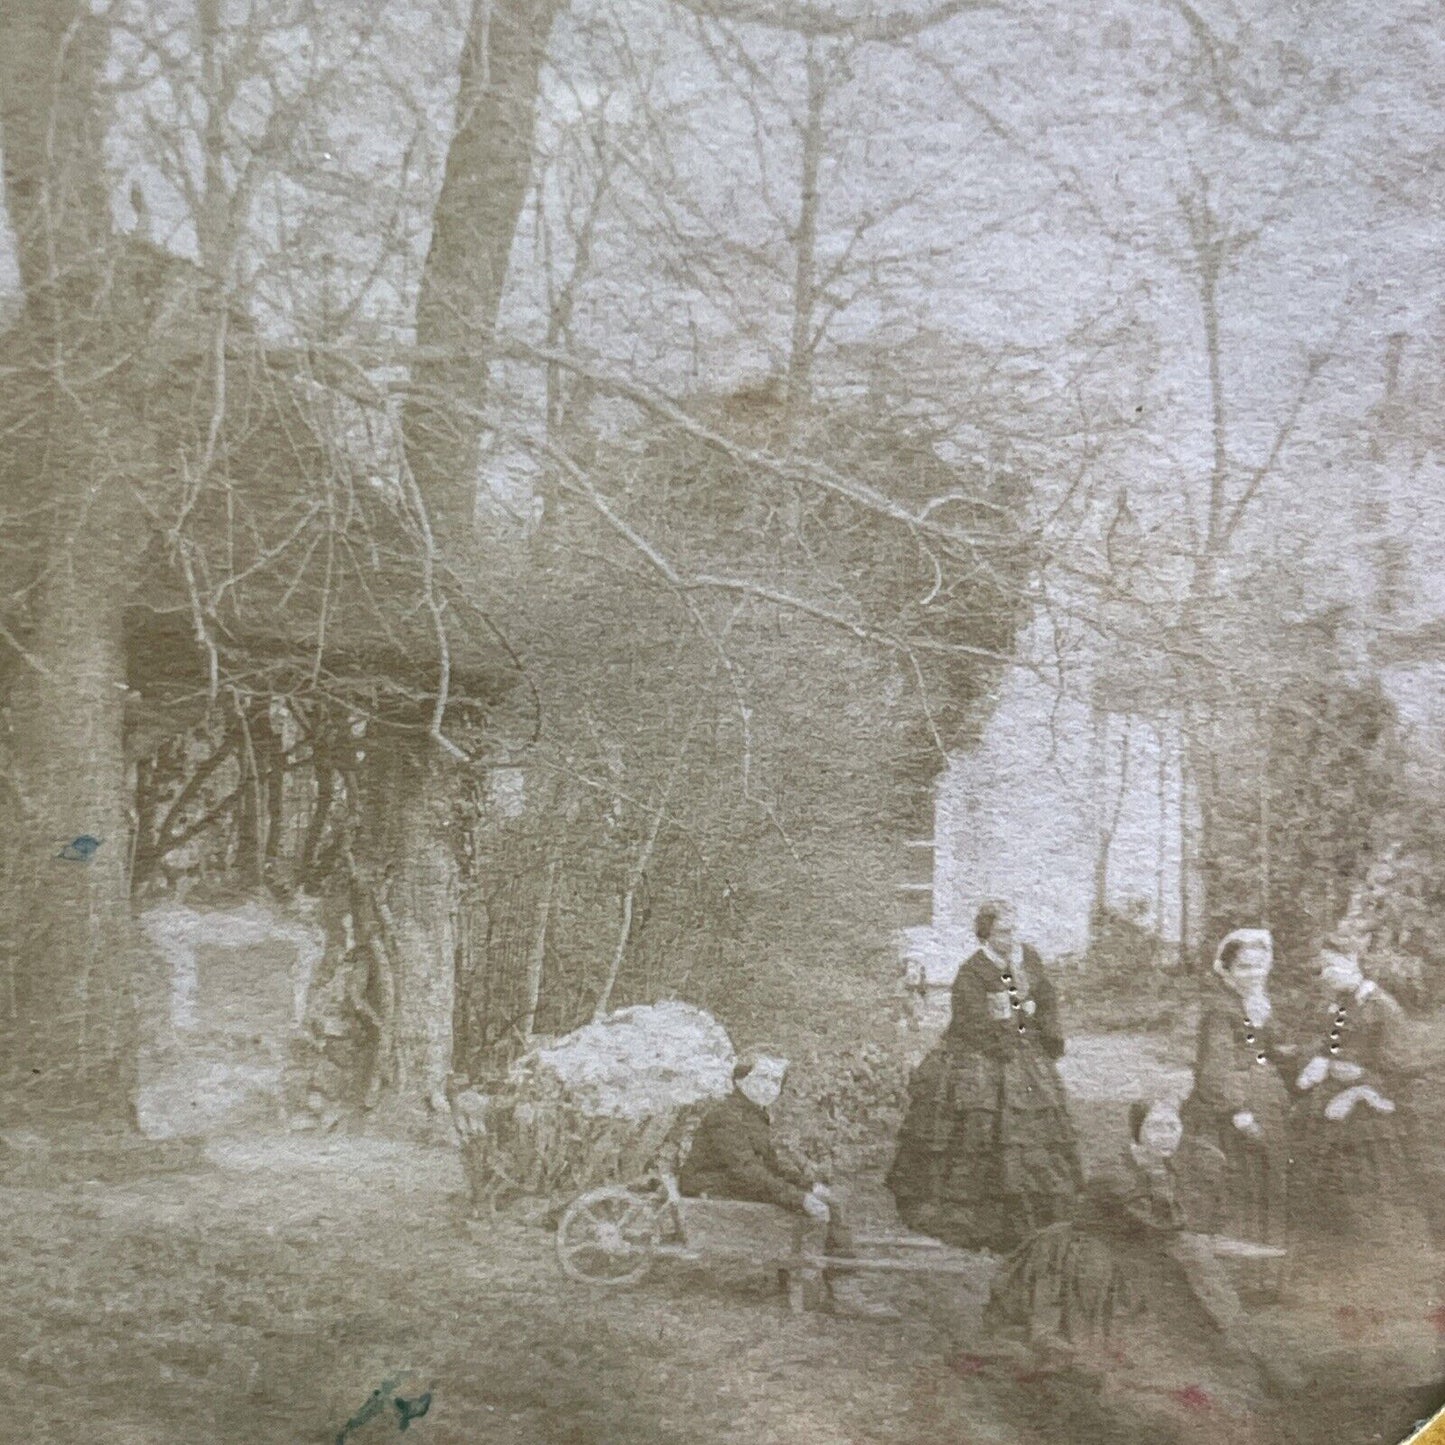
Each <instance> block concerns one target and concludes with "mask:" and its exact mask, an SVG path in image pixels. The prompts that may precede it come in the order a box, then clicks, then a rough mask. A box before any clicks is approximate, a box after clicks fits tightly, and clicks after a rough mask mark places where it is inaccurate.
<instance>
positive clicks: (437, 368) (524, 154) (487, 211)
mask: <svg viewBox="0 0 1445 1445" xmlns="http://www.w3.org/2000/svg"><path fill="white" fill-rule="evenodd" d="M561 8H562V3H561V0H473V6H472V13H471V18H470V20H469V22H468V25H467V36H466V42H465V44H464V46H463V49H462V61H461V83H460V85H459V87H458V91H457V110H456V124H455V129H454V131H453V133H452V139H451V144H450V146H449V147H448V148H447V160H446V170H445V172H444V174H443V177H442V186H441V192H440V194H439V195H438V197H437V203H436V209H435V211H434V213H433V215H432V235H431V245H430V248H429V250H428V251H427V258H426V265H425V267H424V268H423V270H422V279H421V294H420V296H419V297H418V299H417V310H416V340H417V346H418V348H419V349H420V350H421V351H423V352H424V353H426V352H430V353H432V355H431V357H430V358H429V359H427V360H425V361H423V362H421V363H419V364H418V365H417V366H416V367H415V368H414V369H413V376H412V380H413V382H414V387H413V394H412V397H411V399H410V401H409V402H408V404H407V408H406V413H405V416H404V418H403V429H404V432H405V436H406V452H407V459H408V461H409V462H410V464H411V468H412V472H413V473H414V475H415V476H416V479H417V484H418V485H419V486H420V487H421V491H422V495H423V497H425V498H426V503H427V506H428V507H429V508H430V509H431V511H432V522H433V527H434V528H435V530H436V533H437V535H438V537H444V538H445V539H447V542H448V543H449V544H450V545H451V546H452V547H453V548H455V547H456V546H457V545H458V544H459V543H460V542H462V540H463V539H465V538H467V537H469V535H470V533H471V530H472V518H473V514H474V511H475V506H476V486H477V462H478V456H479V446H478V438H479V437H480V434H481V430H482V423H481V418H480V416H479V413H480V411H481V408H482V407H483V405H484V404H485V402H486V398H487V383H488V372H489V369H490V366H491V361H492V355H493V350H494V332H495V330H496V325H497V313H498V310H499V308H500V306H501V302H502V288H503V286H504V285H505V284H506V279H507V264H508V261H509V260H510V258H511V254H512V241H513V238H514V237H515V235H516V233H517V221H518V218H519V216H520V215H521V211H522V203H523V202H524V201H525V199H526V195H527V187H528V185H529V183H530V181H531V177H532V157H533V140H534V136H535V133H536V110H537V90H538V82H539V76H540V73H541V68H542V61H543V60H544V58H545V57H546V53H547V41H548V37H549V36H550V34H551V31H552V22H553V20H554V19H555V18H556V16H557V13H558V11H559V10H561Z"/></svg>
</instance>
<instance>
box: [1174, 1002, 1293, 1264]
mask: <svg viewBox="0 0 1445 1445" xmlns="http://www.w3.org/2000/svg"><path fill="white" fill-rule="evenodd" d="M1261 1055H1262V1056H1263V1061H1262V1062H1261ZM1282 1063H1283V1061H1282V1059H1281V1056H1280V1052H1279V1046H1278V1041H1277V1039H1276V1037H1275V1033H1274V1030H1273V1028H1272V1027H1271V1025H1270V1024H1264V1025H1261V1026H1257V1027H1256V1026H1254V1025H1251V1024H1250V1023H1249V1021H1248V1019H1247V1018H1246V1017H1245V1012H1244V1003H1243V1001H1242V1000H1241V999H1240V998H1238V996H1236V995H1235V994H1234V993H1233V992H1232V991H1231V990H1229V989H1228V988H1227V987H1226V986H1225V985H1223V984H1220V985H1218V986H1217V987H1216V988H1215V989H1214V990H1213V992H1212V995H1211V996H1210V997H1209V998H1208V999H1207V1000H1206V1002H1205V1005H1204V1009H1203V1013H1202V1015H1201V1017H1200V1021H1199V1044H1198V1051H1197V1054H1196V1057H1195V1065H1194V1089H1193V1092H1192V1093H1191V1094H1190V1096H1189V1098H1188V1099H1186V1100H1185V1102H1184V1106H1183V1108H1181V1109H1180V1111H1179V1113H1180V1117H1181V1119H1182V1120H1183V1122H1184V1141H1183V1143H1182V1145H1181V1146H1180V1151H1179V1172H1180V1182H1181V1188H1182V1194H1183V1200H1184V1208H1185V1214H1186V1216H1187V1218H1188V1222H1189V1227H1190V1229H1192V1230H1195V1231H1197V1232H1199V1233H1203V1234H1225V1235H1230V1236H1232V1237H1234V1238H1236V1239H1246V1240H1253V1241H1254V1242H1255V1243H1258V1244H1267V1245H1274V1246H1282V1245H1283V1244H1284V1242H1285V1238H1286V1234H1287V1230H1288V1219H1287V1216H1286V1209H1287V1205H1288V1197H1289V1196H1288V1173H1287V1171H1288V1167H1289V1152H1290V1151H1289V1090H1288V1089H1287V1087H1286V1085H1285V1082H1284V1079H1283V1077H1281V1073H1280V1069H1281V1067H1282ZM1243 1111H1248V1112H1249V1113H1251V1114H1253V1115H1254V1119H1255V1122H1256V1123H1257V1124H1258V1125H1259V1127H1260V1129H1261V1130H1262V1133H1263V1137H1262V1138H1259V1139H1254V1138H1251V1137H1250V1136H1249V1135H1248V1134H1246V1133H1245V1132H1244V1131H1243V1130H1241V1129H1239V1128H1237V1127H1236V1126H1235V1123H1234V1117H1235V1115H1236V1114H1238V1113H1240V1112H1243Z"/></svg>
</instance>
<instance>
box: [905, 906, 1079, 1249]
mask: <svg viewBox="0 0 1445 1445" xmlns="http://www.w3.org/2000/svg"><path fill="white" fill-rule="evenodd" d="M974 931H975V933H976V934H977V936H978V940H979V945H980V946H979V948H978V950H977V951H976V952H975V953H974V954H973V955H972V956H971V957H970V958H968V959H967V960H966V961H965V962H964V963H963V964H962V965H961V966H960V967H959V970H958V976H957V978H956V979H955V980H954V985H953V1000H952V1002H953V1009H952V1018H951V1020H950V1022H949V1025H948V1028H947V1030H946V1031H945V1032H944V1035H943V1038H942V1039H941V1040H940V1041H939V1043H938V1044H937V1045H936V1046H935V1048H934V1049H933V1051H932V1052H931V1053H930V1054H929V1055H928V1057H927V1058H925V1059H924V1060H923V1062H922V1063H921V1064H920V1065H919V1066H918V1068H917V1069H916V1070H915V1071H914V1075H913V1078H912V1079H911V1080H910V1082H909V1090H908V1108H907V1112H906V1114H905V1117H904V1120H903V1127H902V1129H901V1130H900V1132H899V1140H898V1152H897V1154H896V1156H895V1158H894V1161H893V1167H892V1169H891V1170H890V1171H889V1175H888V1186H889V1188H890V1189H891V1190H892V1192H893V1197H894V1199H895V1200H896V1201H897V1204H898V1212H899V1214H900V1216H901V1217H902V1219H903V1221H904V1223H905V1224H907V1225H908V1226H909V1227H910V1228H912V1229H917V1230H919V1231H921V1232H923V1233H925V1234H931V1235H933V1236H934V1237H935V1238H938V1239H941V1240H943V1241H944V1242H945V1243H948V1244H952V1245H954V1246H955V1247H957V1248H960V1249H974V1250H992V1251H994V1252H996V1253H1000V1254H1002V1253H1006V1252H1008V1251H1009V1250H1011V1249H1013V1248H1015V1247H1016V1246H1017V1245H1018V1244H1019V1243H1021V1242H1022V1240H1024V1239H1025V1238H1026V1237H1027V1236H1028V1235H1030V1234H1032V1233H1033V1232H1034V1231H1035V1230H1036V1229H1039V1228H1042V1227H1043V1226H1044V1225H1048V1224H1052V1223H1054V1222H1055V1221H1057V1220H1060V1219H1065V1218H1067V1217H1068V1216H1069V1214H1070V1212H1071V1210H1072V1208H1073V1204H1074V1200H1075V1198H1076V1197H1077V1195H1078V1194H1079V1192H1080V1190H1081V1189H1082V1188H1083V1182H1084V1181H1083V1171H1082V1170H1081V1168H1080V1165H1079V1153H1078V1147H1077V1144H1076V1141H1075V1137H1074V1129H1073V1124H1072V1122H1071V1121H1070V1119H1069V1115H1068V1112H1067V1109H1066V1108H1065V1104H1064V1091H1063V1085H1062V1084H1061V1082H1060V1080H1059V1074H1058V1069H1057V1067H1056V1065H1055V1060H1056V1059H1058V1058H1059V1057H1060V1055H1062V1053H1063V1052H1064V1038H1063V1033H1062V1030H1061V1028H1060V1025H1059V1011H1058V1000H1057V997H1056V996H1055V993H1054V989H1053V985H1052V984H1051V983H1050V982H1049V980H1048V978H1047V977H1046V976H1045V974H1044V969H1043V964H1042V961H1041V960H1040V958H1039V956H1038V954H1037V953H1036V952H1034V950H1033V949H1031V948H1028V947H1025V946H1023V945H1021V944H1019V943H1018V942H1017V940H1016V939H1015V937H1014V914H1013V910H1012V909H1011V908H1010V907H1009V906H1008V905H1007V904H1005V903H1001V902H990V903H986V904H984V905H983V907H982V908H980V909H979V911H978V916H977V918H976V920H975V923H974Z"/></svg>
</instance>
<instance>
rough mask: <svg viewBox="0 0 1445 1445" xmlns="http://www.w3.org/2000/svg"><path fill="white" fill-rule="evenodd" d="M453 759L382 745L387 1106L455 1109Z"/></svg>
mask: <svg viewBox="0 0 1445 1445" xmlns="http://www.w3.org/2000/svg"><path fill="white" fill-rule="evenodd" d="M451 773H452V769H451V768H450V767H448V766H447V765H446V763H445V762H444V761H443V760H442V759H441V758H439V757H438V758H428V757H426V756H424V755H421V754H419V753H418V751H417V750H416V749H415V748H413V747H410V746H407V745H405V744H397V745H392V744H390V743H383V744H381V745H380V746H378V747H377V749H376V751H375V752H374V754H373V763H372V770H371V778H370V784H371V789H372V792H371V796H370V797H369V798H368V800H367V802H368V806H367V810H366V811H367V817H368V820H369V829H368V831H369V837H368V838H367V840H366V844H365V849H366V854H367V857H368V859H369V862H370V866H369V868H368V870H367V872H368V876H369V878H370V880H371V881H372V883H373V885H374V886H375V887H376V889H377V902H378V904H379V905H380V909H379V911H380V922H381V937H380V939H379V940H377V942H378V946H379V948H380V949H381V950H382V953H383V955H384V957H383V960H382V961H383V963H384V970H383V971H382V977H381V979H380V982H379V984H378V987H379V988H380V990H381V991H382V992H383V994H384V996H383V997H379V998H375V999H373V1000H372V1003H373V1007H374V1008H375V1009H376V1011H377V1013H378V1015H379V1016H380V1017H381V1018H382V1019H383V1020H384V1022H385V1028H384V1030H383V1037H382V1038H381V1039H380V1040H379V1041H378V1049H379V1051H380V1057H378V1059H377V1060H376V1063H377V1077H378V1078H379V1079H380V1080H381V1081H382V1083H383V1085H385V1086H386V1087H387V1089H388V1091H389V1095H390V1097H389V1098H388V1099H387V1100H386V1106H385V1107H384V1109H383V1114H384V1115H391V1114H396V1113H398V1112H399V1113H400V1114H402V1115H409V1116H413V1117H414V1116H416V1115H417V1114H418V1113H420V1112H423V1111H426V1110H431V1111H433V1112H436V1111H438V1110H439V1111H440V1112H441V1115H442V1116H443V1117H445V1115H446V1108H447V1105H446V1098H445V1094H444V1086H445V1084H446V1078H447V1074H448V1073H449V1072H450V1070H451V1066H452V1041H453V1023H452V1020H453V1013H454V1011H455V1008H456V948H457V906H458V895H459V891H460V871H459V866H458V861H457V855H456V849H455V847H454V845H453V839H452V836H451V834H452V822H451V790H450V788H449V786H448V780H449V777H450V775H451Z"/></svg>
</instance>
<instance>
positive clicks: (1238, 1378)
mask: <svg viewBox="0 0 1445 1445" xmlns="http://www.w3.org/2000/svg"><path fill="white" fill-rule="evenodd" d="M1183 1226H1184V1220H1183V1215H1182V1212H1181V1210H1180V1208H1179V1205H1178V1202H1177V1199H1176V1197H1175V1194H1174V1190H1173V1181H1172V1177H1171V1176H1169V1175H1167V1174H1166V1175H1164V1176H1163V1177H1161V1176H1159V1175H1157V1174H1146V1173H1144V1171H1142V1170H1140V1169H1137V1168H1135V1167H1131V1165H1130V1163H1129V1162H1128V1161H1125V1162H1124V1163H1123V1165H1122V1167H1120V1168H1119V1169H1116V1170H1111V1171H1109V1172H1107V1173H1104V1174H1100V1175H1096V1176H1095V1177H1093V1178H1092V1179H1090V1181H1089V1185H1088V1189H1087V1191H1086V1192H1085V1194H1084V1196H1083V1197H1082V1198H1081V1199H1080V1200H1079V1202H1078V1205H1077V1208H1076V1212H1075V1215H1074V1218H1073V1219H1072V1220H1071V1221H1069V1222H1067V1223H1060V1224H1054V1225H1050V1226H1049V1227H1048V1228H1046V1229H1042V1230H1040V1231H1039V1232H1038V1233H1037V1234H1035V1235H1033V1236H1032V1237H1031V1238H1030V1239H1029V1240H1027V1241H1026V1242H1025V1243H1024V1244H1023V1245H1022V1246H1020V1248H1019V1249H1017V1250H1016V1251H1015V1252H1014V1253H1013V1254H1012V1255H1010V1256H1009V1257H1008V1259H1007V1260H1005V1261H1004V1265H1003V1268H1002V1269H1001V1270H1000V1271H999V1273H998V1275H997V1277H996V1278H995V1280H994V1282H993V1286H992V1290H991V1293H990V1296H989V1303H988V1307H987V1309H986V1310H985V1313H984V1326H985V1328H986V1329H987V1330H988V1331H989V1333H990V1334H991V1335H993V1336H994V1337H995V1338H997V1339H1002V1340H1012V1341H1014V1342H1016V1343H1017V1344H1019V1345H1022V1346H1024V1347H1025V1348H1026V1349H1027V1350H1029V1351H1030V1352H1031V1354H1032V1355H1033V1357H1034V1358H1035V1359H1036V1360H1038V1361H1039V1362H1040V1363H1042V1364H1045V1365H1048V1364H1051V1363H1052V1364H1054V1365H1055V1367H1056V1368H1058V1367H1062V1366H1064V1365H1065V1364H1066V1365H1067V1367H1068V1368H1070V1369H1072V1370H1075V1371H1083V1372H1084V1373H1085V1374H1086V1375H1092V1376H1094V1377H1096V1378H1099V1379H1101V1380H1103V1381H1104V1382H1106V1388H1105V1391H1104V1399H1105V1400H1106V1402H1107V1407H1108V1408H1109V1409H1110V1410H1112V1411H1113V1412H1114V1414H1115V1420H1116V1430H1117V1432H1118V1434H1117V1438H1120V1439H1123V1438H1130V1439H1149V1440H1151V1441H1152V1440H1163V1439H1207V1440H1209V1441H1210V1442H1211V1445H1217V1442H1223V1441H1227V1440H1233V1439H1236V1438H1241V1435H1242V1438H1248V1437H1249V1436H1248V1427H1249V1422H1250V1419H1251V1416H1252V1415H1253V1414H1254V1412H1255V1410H1256V1409H1257V1407H1258V1406H1259V1404H1260V1403H1261V1401H1262V1400H1263V1398H1264V1394H1265V1383H1264V1378H1263V1376H1262V1374H1261V1372H1260V1370H1259V1368H1258V1367H1257V1365H1256V1364H1255V1362H1254V1360H1253V1359H1252V1358H1251V1356H1250V1354H1249V1349H1248V1343H1249V1341H1250V1339H1251V1336H1250V1333H1249V1330H1248V1328H1247V1325H1246V1322H1245V1316H1244V1314H1243V1311H1242V1309H1241V1307H1240V1304H1239V1300H1238V1297H1237V1295H1236V1294H1235V1293H1234V1290H1233V1288H1232V1286H1231V1285H1230V1283H1229V1280H1228V1277H1227V1276H1226V1275H1225V1273H1224V1271H1223V1270H1222V1269H1221V1268H1220V1267H1219V1265H1218V1264H1217V1263H1216V1261H1215V1260H1214V1258H1213V1256H1212V1254H1210V1253H1209V1252H1208V1250H1207V1248H1204V1247H1202V1246H1203V1241H1201V1240H1200V1238H1199V1237H1198V1236H1194V1235H1189V1234H1186V1233H1185V1232H1184V1227H1183ZM1110 1438H1115V1436H1114V1435H1111V1437H1110Z"/></svg>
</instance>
